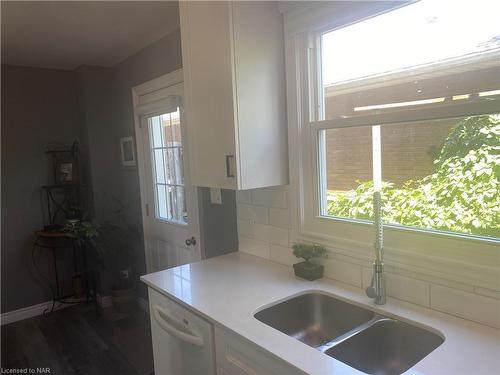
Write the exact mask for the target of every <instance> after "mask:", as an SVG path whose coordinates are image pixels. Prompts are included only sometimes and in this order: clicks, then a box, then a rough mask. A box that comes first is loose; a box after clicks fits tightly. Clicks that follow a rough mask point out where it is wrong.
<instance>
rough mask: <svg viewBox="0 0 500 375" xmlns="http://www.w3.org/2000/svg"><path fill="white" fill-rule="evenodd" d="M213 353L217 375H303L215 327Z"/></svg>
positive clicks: (270, 355) (244, 341) (228, 332)
mask: <svg viewBox="0 0 500 375" xmlns="http://www.w3.org/2000/svg"><path fill="white" fill-rule="evenodd" d="M215 353H216V355H215V356H216V362H217V374H218V375H273V374H275V375H284V374H286V375H296V374H297V375H298V374H304V373H303V372H301V371H299V370H298V369H296V368H295V367H292V366H291V365H288V364H287V363H285V362H284V361H282V360H281V359H279V358H277V357H275V356H273V355H272V354H271V353H269V352H267V351H265V350H263V349H261V348H259V347H258V346H256V345H255V344H252V343H251V342H249V341H247V340H245V339H243V338H241V337H239V336H237V335H236V334H234V333H232V332H230V331H228V330H226V329H225V328H223V327H220V326H217V325H216V326H215Z"/></svg>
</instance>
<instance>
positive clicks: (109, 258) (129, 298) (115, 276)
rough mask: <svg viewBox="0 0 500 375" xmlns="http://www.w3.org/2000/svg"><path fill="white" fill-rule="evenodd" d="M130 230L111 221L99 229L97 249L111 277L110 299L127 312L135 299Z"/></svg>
mask: <svg viewBox="0 0 500 375" xmlns="http://www.w3.org/2000/svg"><path fill="white" fill-rule="evenodd" d="M131 236H132V234H131V232H129V231H127V230H126V229H124V228H121V227H120V226H117V225H116V224H112V223H105V224H103V225H102V227H101V229H100V236H99V240H98V245H97V251H98V254H99V257H100V260H101V264H102V266H103V269H104V271H105V272H106V273H107V274H108V277H109V278H110V279H111V289H110V295H111V301H112V303H113V307H114V308H115V309H116V310H117V311H119V312H127V311H128V310H130V309H131V308H132V307H133V305H134V304H135V301H136V296H135V282H134V280H135V278H134V272H133V260H134V246H133V243H134V241H133V239H132V238H131Z"/></svg>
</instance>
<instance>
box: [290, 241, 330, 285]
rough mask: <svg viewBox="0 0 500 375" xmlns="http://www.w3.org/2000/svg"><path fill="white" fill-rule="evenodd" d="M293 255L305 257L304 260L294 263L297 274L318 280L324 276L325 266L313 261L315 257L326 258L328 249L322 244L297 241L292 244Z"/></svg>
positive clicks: (311, 279)
mask: <svg viewBox="0 0 500 375" xmlns="http://www.w3.org/2000/svg"><path fill="white" fill-rule="evenodd" d="M292 249H293V255H295V256H296V257H297V258H302V259H304V261H303V262H300V263H296V264H294V265H293V270H294V272H295V276H298V277H301V278H303V279H306V280H310V281H313V280H317V279H320V278H322V277H323V273H324V267H323V265H322V264H318V263H314V262H311V259H314V258H326V256H327V255H326V249H325V248H324V247H323V246H320V245H316V244H313V245H309V244H304V243H296V244H294V245H293V246H292Z"/></svg>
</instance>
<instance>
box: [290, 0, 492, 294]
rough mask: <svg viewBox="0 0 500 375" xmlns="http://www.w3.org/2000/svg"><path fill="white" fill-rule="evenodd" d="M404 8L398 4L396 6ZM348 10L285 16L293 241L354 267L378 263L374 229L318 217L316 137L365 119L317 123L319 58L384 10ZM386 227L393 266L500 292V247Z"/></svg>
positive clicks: (324, 7)
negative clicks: (345, 31)
mask: <svg viewBox="0 0 500 375" xmlns="http://www.w3.org/2000/svg"><path fill="white" fill-rule="evenodd" d="M351 4H352V3H351ZM401 4H402V3H399V4H394V3H393V4H392V5H390V7H395V6H399V5H401ZM350 6H351V7H353V10H352V11H349V12H339V11H338V9H337V8H338V3H337V4H335V3H333V4H332V3H326V4H325V3H323V4H320V5H317V6H308V7H306V8H293V9H282V10H283V12H284V19H285V45H286V70H287V72H286V77H287V111H288V126H289V129H288V136H289V145H290V148H289V160H290V183H291V186H290V194H291V200H290V201H291V202H290V206H291V208H290V209H291V216H292V223H293V233H292V240H294V241H312V242H316V243H321V244H323V245H325V246H327V247H329V248H330V249H331V250H333V251H334V252H335V253H337V254H339V255H340V256H343V255H345V256H347V257H349V259H351V261H352V260H353V261H355V262H357V263H359V264H360V265H366V264H367V262H370V261H371V260H372V259H373V240H374V234H373V225H372V223H370V222H362V221H355V220H350V219H342V218H327V217H324V216H320V213H319V210H318V207H319V203H320V202H319V200H320V199H321V198H320V197H321V195H320V186H319V184H318V181H319V179H318V176H319V171H320V163H321V162H322V161H321V158H320V157H319V151H318V148H319V144H320V143H319V142H318V131H319V130H321V129H324V128H330V127H331V125H332V124H334V125H335V126H337V127H349V126H353V125H356V126H358V124H360V121H359V120H357V121H356V122H355V123H353V122H352V121H351V120H346V121H339V120H335V121H318V120H319V119H320V114H321V111H322V103H323V100H322V98H321V94H320V92H321V90H320V89H319V88H318V85H320V84H321V79H320V78H321V77H320V74H321V72H320V71H318V70H319V69H317V68H318V67H319V66H320V65H319V64H317V60H318V59H320V53H321V49H320V48H319V47H320V46H319V43H320V41H319V38H318V35H319V33H320V32H324V31H327V30H332V29H335V28H338V27H341V26H342V27H343V26H346V25H348V24H350V23H353V22H359V21H360V20H362V19H365V18H367V17H370V16H374V15H376V14H380V13H382V12H383V11H385V9H381V8H380V5H379V4H377V2H375V3H372V4H371V5H368V6H367V5H366V3H364V4H363V5H360V6H358V5H356V4H354V5H350ZM385 6H387V5H385ZM354 8H355V9H354ZM339 13H340V16H339ZM342 14H344V15H342ZM486 106H487V105H486ZM476 110H477V113H476V114H482V113H487V112H489V110H490V108H488V107H485V105H483V104H481V106H478V107H477V109H476ZM482 111H484V112H482ZM417 112H419V111H418V110H416V111H415V112H413V113H411V114H409V117H408V120H410V119H411V120H413V121H415V120H417V119H419V120H423V119H430V118H438V117H442V118H445V117H458V116H459V115H460V114H459V113H458V112H456V110H454V111H453V113H451V112H449V109H437V110H436V112H434V113H432V112H430V111H429V110H427V111H426V112H425V113H427V114H426V115H425V114H424V115H422V113H424V112H422V111H420V113H417ZM468 114H469V115H470V114H471V112H470V111H468ZM368 120H369V121H368ZM402 120H404V119H402V118H401V117H400V116H398V117H394V116H392V115H391V114H384V115H382V116H380V118H378V119H374V116H369V118H368V117H367V118H366V121H367V122H366V123H365V124H366V125H368V124H370V125H379V124H380V125H384V124H389V123H395V122H401V121H402ZM361 122H362V121H361ZM385 228H386V229H385V234H384V243H385V246H384V248H385V263H386V265H388V266H389V267H395V268H397V269H403V270H405V271H409V272H415V273H420V274H425V275H428V276H431V277H438V278H440V279H445V280H449V281H452V282H459V283H461V284H468V285H474V286H478V287H484V288H490V289H494V290H500V241H498V240H496V239H487V238H482V237H473V236H466V235H460V234H451V233H446V232H440V231H430V230H425V229H417V228H411V227H403V226H397V225H387V226H385Z"/></svg>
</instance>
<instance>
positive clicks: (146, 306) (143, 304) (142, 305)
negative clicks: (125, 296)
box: [139, 297, 149, 314]
mask: <svg viewBox="0 0 500 375" xmlns="http://www.w3.org/2000/svg"><path fill="white" fill-rule="evenodd" d="M139 307H140V309H141V310H142V311H144V312H145V313H147V314H149V302H148V300H147V299H145V298H142V297H139Z"/></svg>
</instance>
